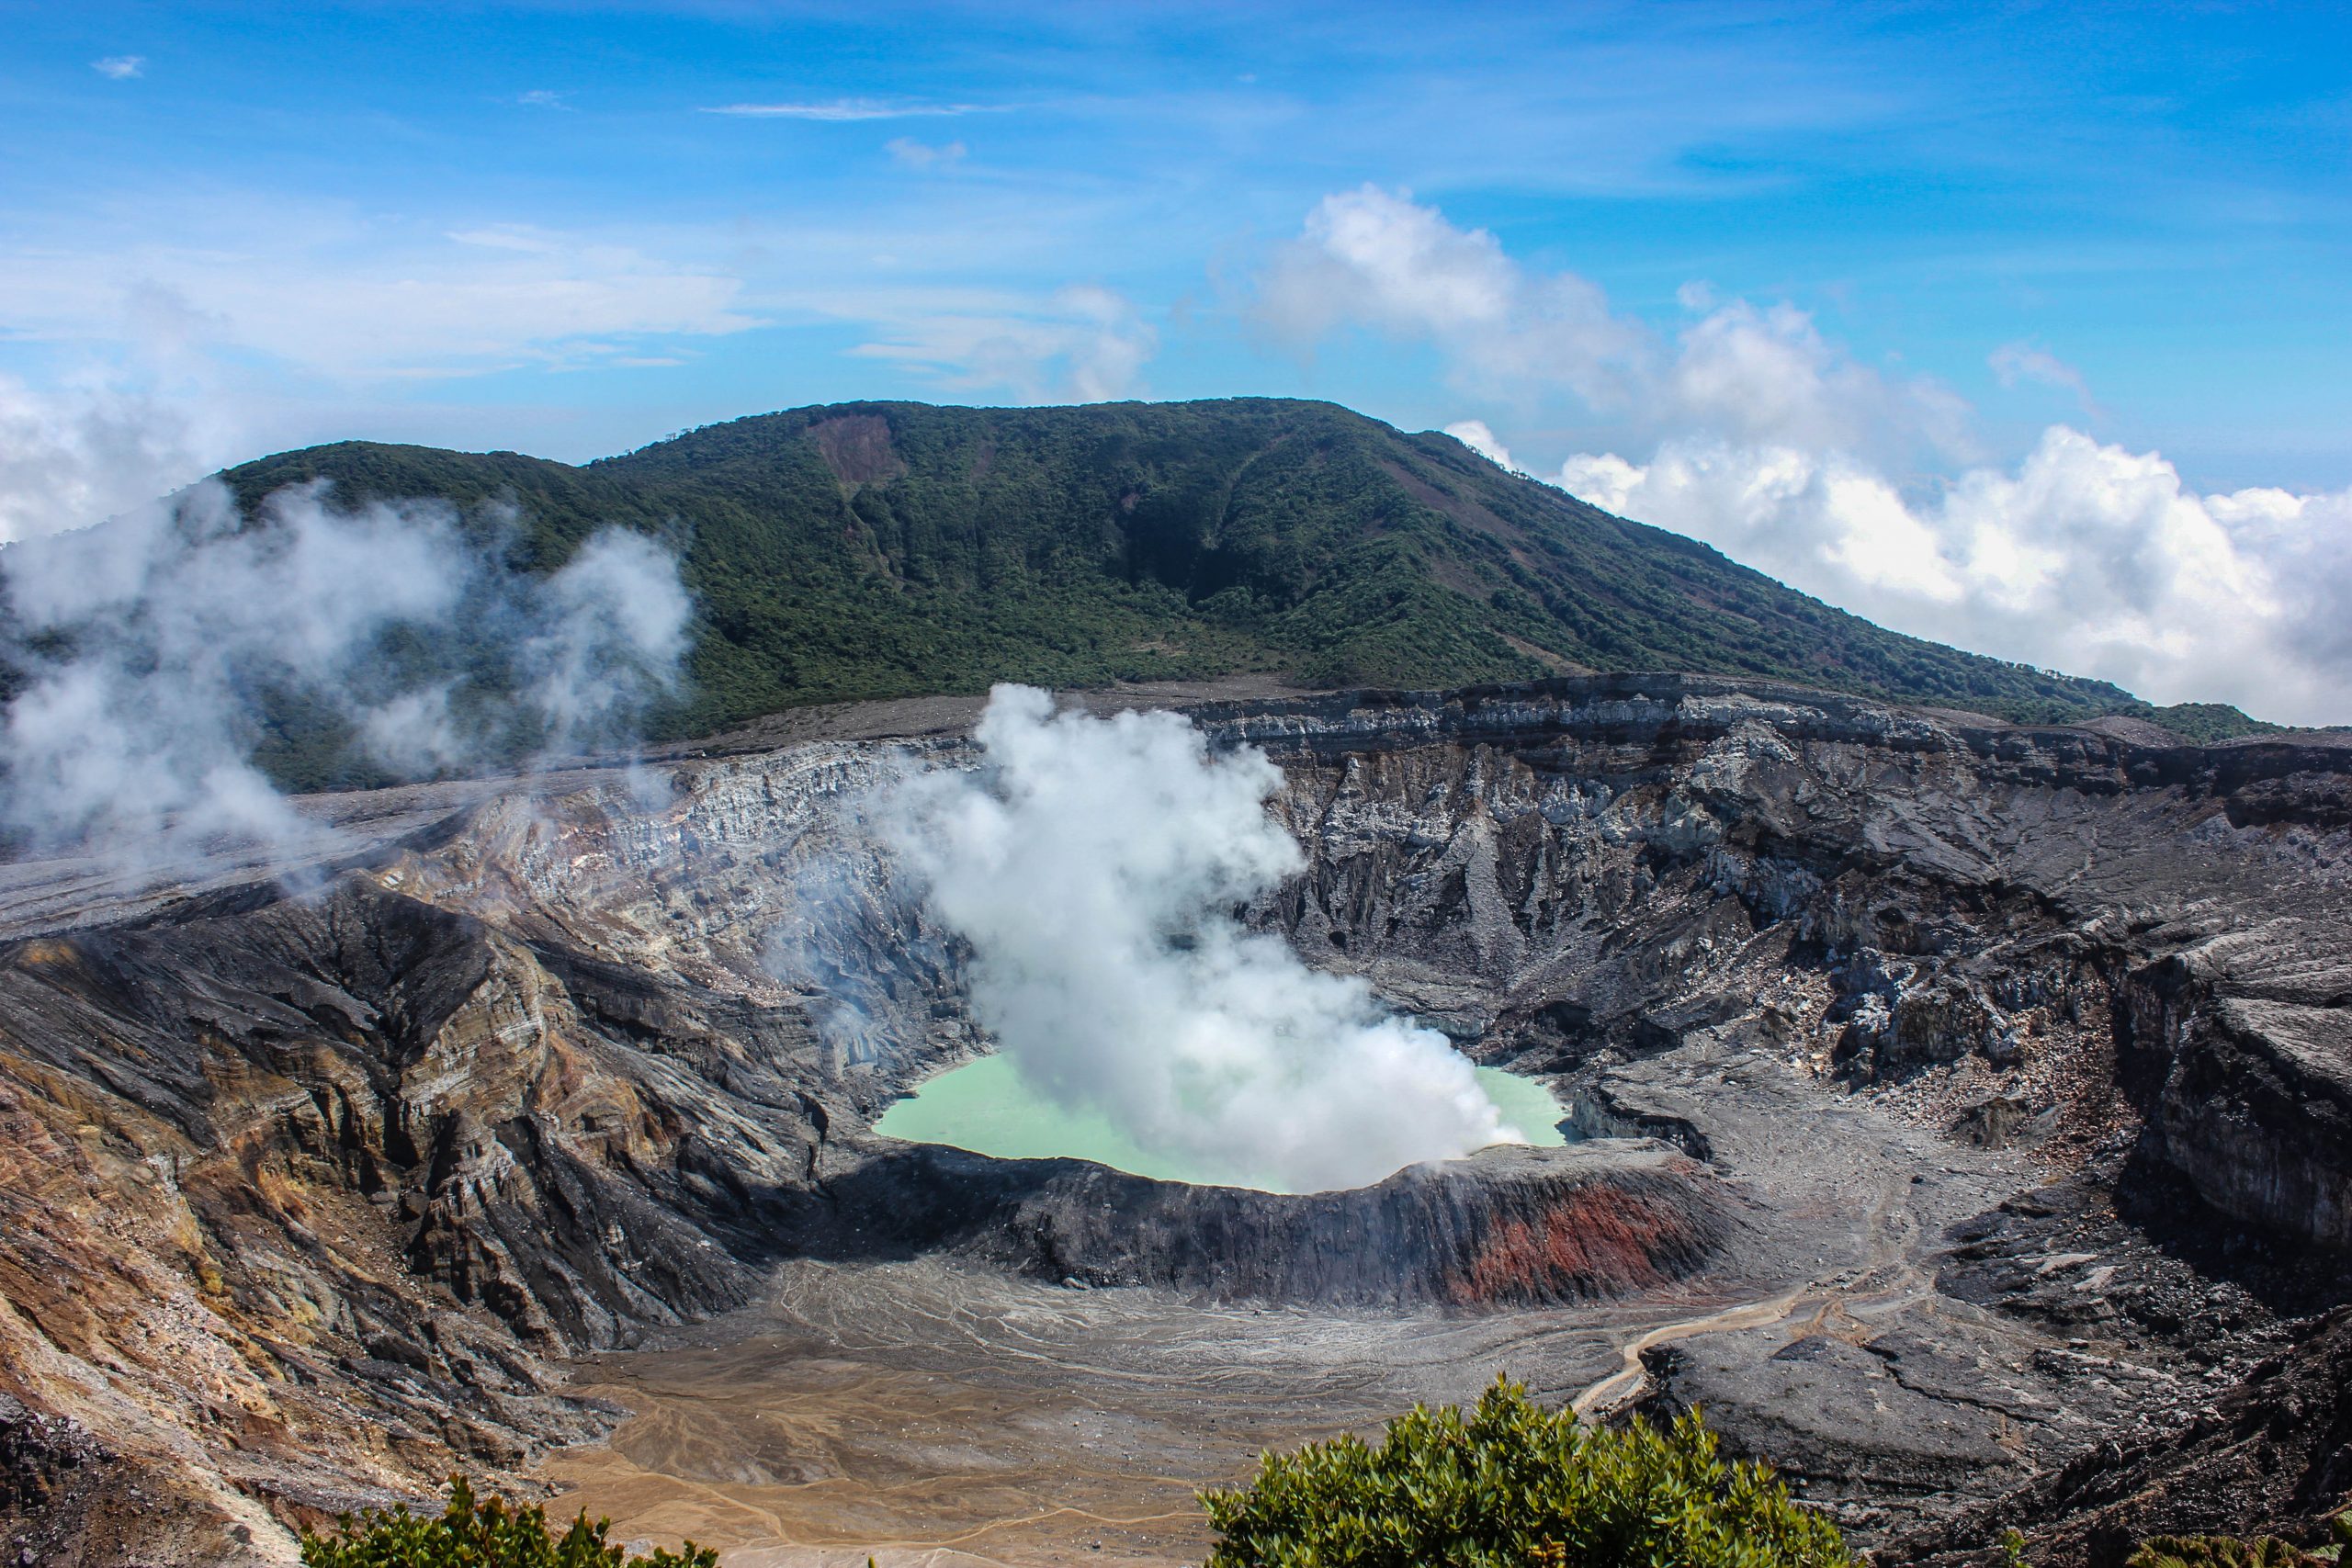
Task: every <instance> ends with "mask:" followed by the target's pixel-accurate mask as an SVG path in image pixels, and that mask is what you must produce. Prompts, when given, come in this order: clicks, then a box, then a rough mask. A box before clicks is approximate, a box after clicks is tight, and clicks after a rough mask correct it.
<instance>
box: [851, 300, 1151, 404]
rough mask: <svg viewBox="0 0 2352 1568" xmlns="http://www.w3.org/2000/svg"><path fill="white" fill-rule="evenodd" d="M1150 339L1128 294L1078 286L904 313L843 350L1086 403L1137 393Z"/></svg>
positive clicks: (957, 383) (973, 382)
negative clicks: (878, 334)
mask: <svg viewBox="0 0 2352 1568" xmlns="http://www.w3.org/2000/svg"><path fill="white" fill-rule="evenodd" d="M1158 348H1159V332H1158V330H1157V329H1156V328H1154V327H1153V326H1152V324H1151V323H1150V322H1149V321H1146V320H1145V319H1144V318H1143V316H1142V314H1141V312H1139V311H1138V310H1136V307H1135V305H1134V303H1133V302H1132V301H1131V300H1129V299H1126V298H1125V296H1123V295H1120V294H1117V293H1114V292H1113V291H1112V290H1110V289H1108V288H1094V287H1091V286H1085V287H1079V288H1065V289H1062V290H1060V291H1059V292H1057V293H1056V294H1055V295H1053V296H1052V297H1051V298H1050V299H1035V300H1024V301H1018V302H1015V301H1005V302H1004V303H1003V306H1002V307H1001V308H1000V309H996V310H987V311H941V312H936V313H933V312H924V313H922V314H919V315H910V316H909V317H908V318H907V319H905V320H903V321H899V322H897V323H894V324H893V325H892V327H891V329H890V330H889V332H888V336H887V337H885V338H883V339H882V340H881V341H878V342H875V343H866V344H859V345H858V346H857V347H856V348H854V349H853V350H851V352H852V353H854V354H855V355H860V356H861V357H864V358H867V359H879V360H885V361H888V362H889V363H892V364H896V365H902V366H905V367H908V368H909V369H910V370H913V371H915V372H917V373H918V374H920V375H922V376H925V377H927V378H931V379H933V380H934V381H936V382H938V383H939V384H940V385H941V386H943V387H949V388H955V389H963V390H977V389H990V388H998V387H1007V388H1011V389H1012V391H1013V392H1014V394H1015V395H1016V396H1018V397H1019V398H1020V399H1021V400H1023V401H1024V402H1055V401H1065V400H1067V401H1075V402H1084V403H1092V402H1103V401H1107V400H1111V399H1114V398H1131V397H1138V396H1141V395H1143V392H1144V387H1143V367H1144V366H1145V364H1146V363H1147V362H1148V361H1149V360H1150V358H1151V356H1152V355H1153V353H1154V352H1155V351H1157V349H1158Z"/></svg>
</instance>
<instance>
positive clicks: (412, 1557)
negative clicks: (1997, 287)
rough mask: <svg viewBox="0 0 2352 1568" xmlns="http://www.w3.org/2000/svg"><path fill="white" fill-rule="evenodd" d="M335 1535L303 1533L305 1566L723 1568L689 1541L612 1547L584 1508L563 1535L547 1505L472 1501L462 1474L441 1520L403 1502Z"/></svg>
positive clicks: (346, 1520) (347, 1519)
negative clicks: (676, 1545)
mask: <svg viewBox="0 0 2352 1568" xmlns="http://www.w3.org/2000/svg"><path fill="white" fill-rule="evenodd" d="M338 1523H339V1525H340V1527H341V1528H340V1529H338V1530H337V1531H336V1533H335V1535H334V1538H333V1539H328V1538H326V1537H322V1536H316V1535H312V1534H311V1532H310V1531H308V1530H304V1531H303V1532H302V1568H718V1552H717V1551H715V1550H713V1549H712V1548H709V1547H698V1546H696V1545H695V1543H694V1542H693V1541H688V1542H686V1546H685V1550H684V1551H683V1552H677V1551H668V1550H666V1549H657V1550H656V1551H654V1553H653V1555H652V1556H650V1557H635V1558H632V1557H629V1556H628V1554H627V1553H626V1552H624V1551H622V1549H621V1548H619V1547H617V1546H611V1545H607V1544H606V1543H605V1530H606V1529H609V1528H610V1521H609V1520H605V1519H598V1520H597V1521H596V1522H595V1523H594V1524H590V1523H589V1522H588V1516H587V1514H586V1513H585V1512H584V1511H583V1512H582V1514H581V1515H580V1517H578V1518H576V1519H574V1520H572V1521H571V1529H568V1530H566V1531H564V1532H563V1534H562V1535H560V1536H558V1535H556V1534H555V1533H554V1532H553V1531H551V1530H550V1529H548V1516H547V1510H546V1509H545V1508H542V1507H540V1506H537V1504H534V1505H532V1506H530V1507H527V1508H518V1507H515V1506H514V1505H512V1504H510V1503H508V1502H507V1501H506V1499H505V1498H503V1497H492V1498H491V1499H489V1500H488V1501H486V1502H478V1501H476V1500H475V1497H474V1493H473V1488H472V1487H470V1486H469V1485H467V1484H466V1483H465V1479H464V1477H462V1476H460V1477H458V1478H456V1479H454V1480H452V1481H451V1482H450V1483H449V1506H448V1507H447V1509H445V1510H444V1511H443V1512H442V1514H441V1516H440V1517H438V1518H427V1517H419V1516H417V1515H414V1514H412V1513H410V1512H409V1511H408V1509H407V1507H406V1506H401V1507H398V1508H394V1509H392V1510H391V1511H390V1512H389V1513H387V1512H385V1511H383V1510H381V1509H378V1508H370V1509H368V1511H367V1512H366V1513H364V1514H361V1515H359V1516H358V1517H356V1518H355V1517H352V1516H351V1515H349V1514H345V1515H344V1516H343V1517H342V1518H341V1519H340V1520H339V1521H338Z"/></svg>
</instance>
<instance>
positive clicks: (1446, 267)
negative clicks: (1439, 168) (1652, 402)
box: [1258, 186, 1655, 407]
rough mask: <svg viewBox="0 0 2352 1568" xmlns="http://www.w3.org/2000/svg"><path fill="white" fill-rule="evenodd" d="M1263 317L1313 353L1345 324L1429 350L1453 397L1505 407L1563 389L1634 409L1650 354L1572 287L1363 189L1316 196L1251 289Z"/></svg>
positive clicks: (1592, 295)
mask: <svg viewBox="0 0 2352 1568" xmlns="http://www.w3.org/2000/svg"><path fill="white" fill-rule="evenodd" d="M1258 313H1259V316H1260V318H1261V320H1262V321H1265V322H1266V323H1267V324H1268V325H1269V326H1271V327H1272V328H1273V330H1274V331H1275V332H1276V333H1278V334H1280V335H1282V336H1283V337H1286V338H1291V339H1294V340H1298V341H1311V340H1313V339H1315V338H1318V337H1320V336H1322V335H1323V334H1325V333H1329V332H1330V331H1332V330H1333V329H1334V328H1337V327H1340V326H1341V325H1359V326H1370V327H1373V328H1374V329H1376V330H1378V331H1381V332H1384V333H1388V334H1390V335H1392V336H1396V337H1400V338H1418V339H1422V340H1426V341H1429V342H1431V343H1433V344H1436V345H1437V346H1438V347H1439V349H1440V351H1441V352H1442V353H1443V354H1444V355H1445V356H1446V357H1447V359H1448V360H1449V362H1450V363H1451V367H1452V370H1453V380H1454V382H1455V384H1456V385H1458V386H1461V387H1464V388H1465V389H1470V390H1475V391H1477V392H1481V393H1486V394H1489V395H1497V396H1511V395H1516V394H1520V393H1523V392H1526V391H1529V390H1532V389H1539V388H1542V387H1544V386H1547V385H1558V386H1566V388H1568V389H1571V390H1572V391H1574V392H1575V393H1576V394H1577V396H1579V397H1580V398H1582V399H1583V400H1585V401H1586V402H1588V403H1589V404H1592V405H1594V406H1596V407H1615V406H1619V405H1622V404H1623V403H1624V402H1626V401H1627V400H1630V399H1631V398H1632V397H1633V395H1634V389H1635V388H1636V387H1637V385H1638V384H1639V383H1640V382H1641V381H1642V380H1643V379H1644V378H1645V376H1646V375H1647V370H1646V367H1645V361H1646V359H1647V358H1648V357H1649V356H1650V355H1651V354H1652V353H1653V352H1654V349H1655V345H1654V344H1652V343H1651V341H1650V340H1649V338H1648V335H1647V334H1646V333H1643V332H1642V331H1641V330H1640V329H1639V328H1637V327H1634V326H1633V325H1631V324H1630V323H1627V322H1625V321H1620V320H1618V319H1617V318H1616V317H1614V316H1612V315H1611V314H1610V312H1609V309H1608V303H1607V301H1606V300H1605V299H1603V298H1602V296H1601V293H1600V290H1599V289H1598V288H1594V287H1593V286H1592V285H1591V284H1589V283H1588V282H1586V281H1585V280H1584V279H1582V278H1580V277H1577V276H1573V275H1569V274H1560V275H1557V276H1553V277H1549V278H1538V277H1532V276H1529V275H1528V274H1526V273H1525V272H1524V271H1522V270H1521V268H1520V267H1519V265H1517V264H1516V263H1514V262H1512V261H1511V260H1510V258H1509V257H1507V256H1505V255H1504V254H1503V250H1502V245H1501V243H1500V242H1498V241H1497V240H1496V238H1495V237H1494V236H1493V235H1492V234H1489V233H1487V231H1484V230H1469V231H1464V230H1461V229H1456V228H1454V227H1453V225H1452V224H1450V223H1448V222H1447V221H1446V220H1445V219H1444V217H1443V216H1442V214H1440V213H1439V212H1438V211H1437V209H1435V208H1430V207H1417V206H1415V205H1414V204H1413V203H1412V202H1411V201H1410V200H1409V199H1408V198H1407V197H1402V196H1397V195H1392V194H1390V193H1389V192H1386V191H1384V190H1380V189H1378V188H1376V187H1374V186H1364V187H1363V188H1362V189H1360V190H1355V191H1348V192H1343V193H1341V194H1340V195H1336V196H1329V197H1324V199H1323V200H1322V202H1321V203H1320V204H1318V205H1317V207H1316V209H1315V210H1314V211H1313V212H1311V213H1309V214H1308V215H1307V220H1306V232H1305V233H1304V234H1303V235H1302V236H1301V237H1300V238H1299V239H1298V240H1296V241H1295V242H1293V243H1290V244H1289V245H1286V246H1284V247H1283V250H1282V252H1281V253H1280V254H1278V255H1277V256H1276V257H1275V259H1274V264H1273V265H1272V267H1271V268H1270V269H1269V270H1268V271H1267V273H1266V274H1265V276H1263V277H1262V278H1261V280H1260V288H1259V299H1258Z"/></svg>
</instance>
